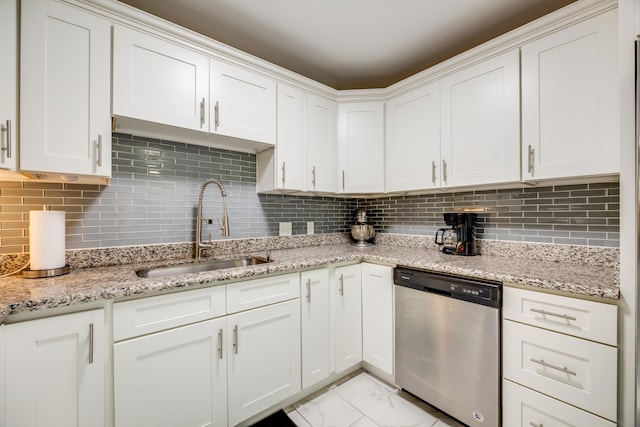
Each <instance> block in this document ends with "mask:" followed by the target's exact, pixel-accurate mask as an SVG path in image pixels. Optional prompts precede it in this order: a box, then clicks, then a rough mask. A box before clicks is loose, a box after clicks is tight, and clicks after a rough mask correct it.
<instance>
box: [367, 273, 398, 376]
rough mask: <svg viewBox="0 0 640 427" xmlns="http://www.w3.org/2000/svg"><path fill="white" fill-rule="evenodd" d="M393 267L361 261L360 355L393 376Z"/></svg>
mask: <svg viewBox="0 0 640 427" xmlns="http://www.w3.org/2000/svg"><path fill="white" fill-rule="evenodd" d="M393 305H394V304H393V267H388V266H384V265H378V264H369V263H362V358H363V360H364V361H365V362H367V363H370V364H371V365H373V366H375V367H376V368H379V369H381V370H382V371H384V372H385V373H387V374H389V375H393V325H394V323H393Z"/></svg>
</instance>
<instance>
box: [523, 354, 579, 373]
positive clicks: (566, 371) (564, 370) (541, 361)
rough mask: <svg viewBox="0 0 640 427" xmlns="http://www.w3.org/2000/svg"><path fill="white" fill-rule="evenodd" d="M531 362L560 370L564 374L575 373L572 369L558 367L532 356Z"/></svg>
mask: <svg viewBox="0 0 640 427" xmlns="http://www.w3.org/2000/svg"><path fill="white" fill-rule="evenodd" d="M530 360H531V361H532V362H533V363H537V364H538V365H542V366H546V367H547V368H551V369H555V370H557V371H560V372H564V373H565V374H569V375H574V376H575V375H577V374H576V373H575V372H574V371H572V370H570V369H569V368H567V367H566V366H565V367H560V366H557V365H553V364H551V363H548V362H545V361H544V360H543V359H540V360H538V359H534V358H533V357H532V358H531V359H530Z"/></svg>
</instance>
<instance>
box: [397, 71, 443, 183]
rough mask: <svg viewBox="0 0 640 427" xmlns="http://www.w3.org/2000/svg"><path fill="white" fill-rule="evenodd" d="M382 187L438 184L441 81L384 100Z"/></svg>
mask: <svg viewBox="0 0 640 427" xmlns="http://www.w3.org/2000/svg"><path fill="white" fill-rule="evenodd" d="M385 135H386V137H385V179H386V183H385V190H386V191H410V190H423V189H430V188H438V187H440V164H441V163H440V84H439V83H438V82H436V83H431V84H428V85H425V86H422V87H420V88H418V89H414V90H412V91H411V92H408V93H405V94H403V95H400V96H396V97H394V98H391V99H390V100H389V101H387V102H386V104H385Z"/></svg>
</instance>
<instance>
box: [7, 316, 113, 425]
mask: <svg viewBox="0 0 640 427" xmlns="http://www.w3.org/2000/svg"><path fill="white" fill-rule="evenodd" d="M4 329H5V331H4V333H5V339H6V342H5V344H6V346H5V365H4V374H5V376H4V382H5V390H7V391H9V392H8V393H5V395H4V397H5V401H4V405H5V414H4V419H3V420H1V421H2V422H1V423H0V424H2V425H6V426H21V427H35V426H64V427H74V426H76V427H93V426H95V427H97V426H101V427H103V426H104V423H105V421H104V419H105V347H104V344H105V333H104V310H102V309H100V310H91V311H85V312H82V313H74V314H68V315H64V316H56V317H50V318H46V319H39V320H31V321H25V322H22V323H15V324H11V325H7V326H5V327H4Z"/></svg>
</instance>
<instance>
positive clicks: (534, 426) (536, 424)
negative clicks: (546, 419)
mask: <svg viewBox="0 0 640 427" xmlns="http://www.w3.org/2000/svg"><path fill="white" fill-rule="evenodd" d="M529 425H530V426H531V427H544V425H542V424H538V423H534V422H533V421H529Z"/></svg>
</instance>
